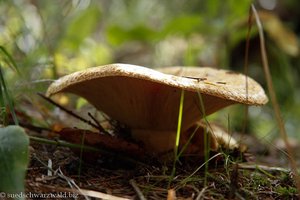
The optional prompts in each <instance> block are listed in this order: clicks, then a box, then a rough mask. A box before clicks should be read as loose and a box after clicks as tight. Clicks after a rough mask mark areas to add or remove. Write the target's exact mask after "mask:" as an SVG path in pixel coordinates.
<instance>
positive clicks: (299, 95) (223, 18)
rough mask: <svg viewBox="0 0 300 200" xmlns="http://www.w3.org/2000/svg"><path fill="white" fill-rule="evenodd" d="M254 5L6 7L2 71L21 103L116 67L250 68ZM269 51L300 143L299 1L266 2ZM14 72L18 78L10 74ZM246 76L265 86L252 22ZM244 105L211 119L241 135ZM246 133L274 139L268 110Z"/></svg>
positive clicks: (289, 125)
mask: <svg viewBox="0 0 300 200" xmlns="http://www.w3.org/2000/svg"><path fill="white" fill-rule="evenodd" d="M251 3H252V1H250V0H242V1H235V0H227V1H220V0H189V1H183V0H173V1H162V0H151V1H149V0H126V1H125V0H124V1H122V0H97V1H96V0H72V1H71V0H60V1H53V0H11V1H9V0H0V13H1V15H0V45H1V49H2V51H1V53H0V64H1V68H2V70H3V73H4V76H5V78H6V81H7V83H8V86H9V88H10V91H11V93H12V96H13V98H14V99H15V105H16V109H17V110H18V106H19V105H21V102H22V99H23V98H24V96H27V97H28V96H30V98H34V96H36V95H35V93H36V92H42V93H44V92H45V91H46V88H47V86H48V85H49V83H50V82H51V81H52V80H54V79H56V78H58V77H60V76H62V75H65V74H69V73H71V72H74V71H78V70H82V69H85V68H88V67H92V66H98V65H104V64H109V63H116V62H118V63H130V64H137V65H141V66H147V67H160V66H173V65H193V66H212V67H218V68H225V69H232V70H235V71H240V72H243V71H244V58H245V56H244V54H245V53H244V52H245V41H246V35H247V29H248V26H249V24H248V15H249V8H250V4H251ZM253 3H254V4H255V5H256V7H257V9H258V10H260V16H261V20H262V22H263V25H264V31H265V34H266V46H267V51H268V52H267V53H268V55H269V63H270V67H271V69H270V70H271V72H272V77H273V81H274V84H275V88H276V93H277V96H278V98H279V104H280V107H281V109H282V112H283V117H284V120H285V122H286V129H287V132H288V134H289V135H290V136H292V137H296V138H298V139H300V134H298V133H299V130H300V123H299V120H300V90H299V85H300V83H299V76H300V59H299V36H300V35H299V34H300V16H299V15H300V12H298V8H299V7H300V1H297V0H286V1H277V0H260V1H255V2H253ZM6 54H10V55H11V58H12V59H13V61H14V62H15V64H16V65H17V67H18V69H19V71H20V72H21V73H20V74H21V75H18V74H17V73H16V71H14V70H12V69H11V68H10V65H11V62H10V60H9V59H8V57H7V55H6ZM249 75H250V76H251V77H253V78H254V79H256V80H257V81H258V82H259V83H261V84H262V85H263V87H264V88H266V82H265V78H264V74H263V70H262V67H261V57H260V48H259V39H258V35H257V29H256V26H255V25H253V27H252V32H251V40H250V49H249ZM242 111H243V108H242V106H233V107H230V108H228V109H225V110H223V111H222V112H219V113H218V114H216V115H214V116H213V117H212V118H214V120H217V121H219V122H220V123H223V124H224V125H227V122H228V116H229V118H230V123H231V124H232V127H233V129H234V130H237V131H239V130H241V129H242V119H243V113H242ZM249 114H250V122H249V129H248V131H249V132H251V133H255V134H256V135H258V136H259V137H260V138H265V139H266V140H272V139H274V138H276V137H277V136H278V128H277V125H276V121H275V119H274V114H273V110H272V107H271V105H270V103H269V104H268V105H267V106H264V107H251V108H250V110H249Z"/></svg>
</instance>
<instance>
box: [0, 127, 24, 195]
mask: <svg viewBox="0 0 300 200" xmlns="http://www.w3.org/2000/svg"><path fill="white" fill-rule="evenodd" d="M28 147H29V137H28V136H27V135H26V133H25V131H24V130H23V129H22V128H21V127H19V126H8V127H6V128H0V177H1V179H0V191H3V192H6V193H14V194H16V193H20V192H24V179H25V174H26V169H27V165H28V162H29V156H28V154H29V149H28ZM20 199H22V198H20Z"/></svg>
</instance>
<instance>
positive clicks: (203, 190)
mask: <svg viewBox="0 0 300 200" xmlns="http://www.w3.org/2000/svg"><path fill="white" fill-rule="evenodd" d="M206 189H207V187H204V188H202V190H201V191H200V192H199V194H198V196H197V197H196V200H200V199H202V198H201V197H202V196H203V194H204V192H205V190H206Z"/></svg>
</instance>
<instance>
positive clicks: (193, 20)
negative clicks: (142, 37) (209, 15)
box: [162, 15, 203, 35]
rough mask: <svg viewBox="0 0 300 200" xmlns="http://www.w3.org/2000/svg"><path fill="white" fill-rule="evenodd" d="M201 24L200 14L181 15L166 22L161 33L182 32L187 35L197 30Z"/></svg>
mask: <svg viewBox="0 0 300 200" xmlns="http://www.w3.org/2000/svg"><path fill="white" fill-rule="evenodd" d="M202 26H203V19H202V18H201V16H200V15H182V16H179V17H176V18H174V19H173V20H171V21H170V22H168V23H167V24H166V26H165V28H164V30H163V31H162V35H168V34H182V35H187V34H190V33H193V32H194V31H196V30H199V29H200V28H201V27H202Z"/></svg>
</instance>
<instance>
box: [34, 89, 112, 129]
mask: <svg viewBox="0 0 300 200" xmlns="http://www.w3.org/2000/svg"><path fill="white" fill-rule="evenodd" d="M37 94H38V95H39V96H40V97H42V98H43V99H45V100H46V101H48V102H49V103H51V104H53V105H54V106H56V107H58V108H60V109H61V110H63V111H65V112H66V113H68V114H69V115H71V116H73V117H75V118H77V119H79V120H81V121H83V122H85V123H87V124H88V125H90V126H92V127H94V128H96V129H97V130H99V131H100V132H102V133H105V134H109V133H108V132H107V131H105V130H104V129H103V127H99V126H98V125H97V124H94V123H92V122H91V121H89V120H87V119H85V118H83V117H81V116H79V115H77V114H75V113H74V112H72V111H71V110H68V109H66V108H64V107H63V106H61V105H59V104H58V103H56V102H55V101H53V100H52V99H50V98H48V97H46V96H45V95H43V94H41V93H37Z"/></svg>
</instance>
